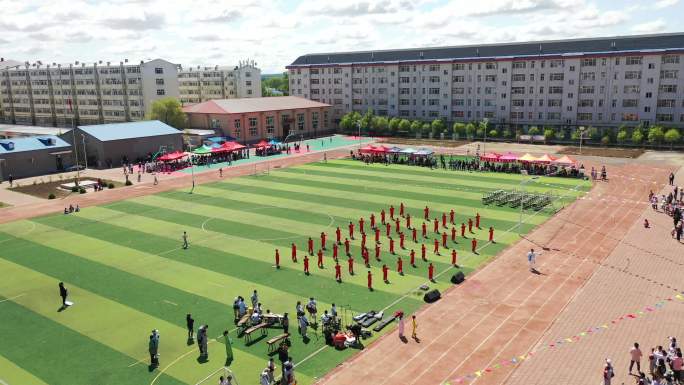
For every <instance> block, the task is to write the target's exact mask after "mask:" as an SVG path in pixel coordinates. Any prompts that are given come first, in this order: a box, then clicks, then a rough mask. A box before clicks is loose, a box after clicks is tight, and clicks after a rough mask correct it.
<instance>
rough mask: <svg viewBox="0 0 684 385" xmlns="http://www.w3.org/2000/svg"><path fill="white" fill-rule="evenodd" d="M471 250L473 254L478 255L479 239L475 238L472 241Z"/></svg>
mask: <svg viewBox="0 0 684 385" xmlns="http://www.w3.org/2000/svg"><path fill="white" fill-rule="evenodd" d="M470 250H471V251H472V252H473V254H477V238H475V237H473V240H472V241H470Z"/></svg>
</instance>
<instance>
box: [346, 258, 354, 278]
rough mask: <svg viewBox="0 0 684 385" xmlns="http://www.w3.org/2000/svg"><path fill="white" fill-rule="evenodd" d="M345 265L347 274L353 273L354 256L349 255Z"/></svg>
mask: <svg viewBox="0 0 684 385" xmlns="http://www.w3.org/2000/svg"><path fill="white" fill-rule="evenodd" d="M347 265H348V267H349V275H354V258H352V257H351V256H349V259H347Z"/></svg>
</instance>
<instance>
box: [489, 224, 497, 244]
mask: <svg viewBox="0 0 684 385" xmlns="http://www.w3.org/2000/svg"><path fill="white" fill-rule="evenodd" d="M489 242H491V243H496V242H494V228H493V227H492V226H489Z"/></svg>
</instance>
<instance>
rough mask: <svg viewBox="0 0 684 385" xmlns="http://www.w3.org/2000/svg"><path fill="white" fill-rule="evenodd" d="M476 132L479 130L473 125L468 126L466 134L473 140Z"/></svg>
mask: <svg viewBox="0 0 684 385" xmlns="http://www.w3.org/2000/svg"><path fill="white" fill-rule="evenodd" d="M476 131H477V129H476V128H475V125H474V124H473V123H468V124H466V126H465V133H466V137H467V138H469V139H473V137H474V136H475V132H476Z"/></svg>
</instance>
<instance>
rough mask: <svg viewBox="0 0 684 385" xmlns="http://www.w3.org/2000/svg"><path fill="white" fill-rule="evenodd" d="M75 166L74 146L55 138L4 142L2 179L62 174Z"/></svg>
mask: <svg viewBox="0 0 684 385" xmlns="http://www.w3.org/2000/svg"><path fill="white" fill-rule="evenodd" d="M72 165H73V160H72V156H71V145H70V144H69V143H67V142H65V141H64V140H62V139H60V138H59V137H58V136H55V135H43V136H33V137H27V138H11V139H1V140H0V174H1V175H0V177H1V178H2V180H5V179H7V178H8V177H9V175H10V174H11V175H12V176H13V177H14V178H15V179H16V178H26V177H30V176H37V175H45V174H52V173H55V172H62V171H65V170H67V169H68V168H69V167H70V166H72Z"/></svg>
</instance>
